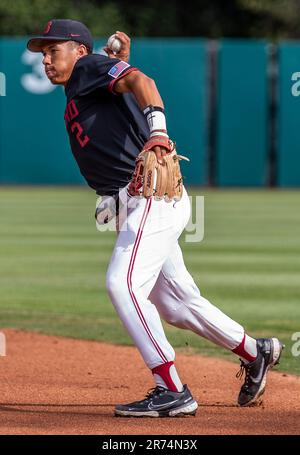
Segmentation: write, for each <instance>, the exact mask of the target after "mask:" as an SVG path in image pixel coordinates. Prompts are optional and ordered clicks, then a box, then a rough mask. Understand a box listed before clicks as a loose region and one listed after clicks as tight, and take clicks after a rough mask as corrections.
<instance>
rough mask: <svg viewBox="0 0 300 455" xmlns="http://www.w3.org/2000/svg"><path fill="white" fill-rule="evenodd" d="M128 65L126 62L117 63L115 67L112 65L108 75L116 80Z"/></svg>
mask: <svg viewBox="0 0 300 455" xmlns="http://www.w3.org/2000/svg"><path fill="white" fill-rule="evenodd" d="M129 66H130V65H129V63H126V62H123V61H121V62H119V63H117V64H116V65H114V66H113V67H112V68H111V69H110V70H109V72H108V75H109V76H111V77H113V78H115V79H116V78H117V77H119V76H120V74H122V73H123V72H124V71H125V70H126V68H128V67H129Z"/></svg>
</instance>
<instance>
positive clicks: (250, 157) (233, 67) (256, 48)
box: [216, 40, 268, 186]
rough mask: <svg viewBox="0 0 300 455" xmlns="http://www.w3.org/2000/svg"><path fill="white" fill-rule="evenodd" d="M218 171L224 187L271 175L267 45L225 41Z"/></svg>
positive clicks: (258, 183) (221, 66)
mask: <svg viewBox="0 0 300 455" xmlns="http://www.w3.org/2000/svg"><path fill="white" fill-rule="evenodd" d="M217 74H218V79H217V80H218V85H217V105H218V109H217V150H216V158H217V169H216V174H217V175H216V183H217V184H218V185H221V186H262V185H265V184H266V178H267V108H268V106H267V101H268V100H267V45H266V43H264V42H255V41H252V42H249V41H245V42H242V41H238V42H236V41H231V40H228V41H227V40H226V41H222V42H221V44H220V49H219V59H218V73H217Z"/></svg>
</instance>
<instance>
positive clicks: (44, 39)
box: [27, 36, 71, 52]
mask: <svg viewBox="0 0 300 455" xmlns="http://www.w3.org/2000/svg"><path fill="white" fill-rule="evenodd" d="M70 40H71V38H66V37H65V36H63V37H59V36H39V37H37V38H31V39H30V40H29V41H28V43H27V49H29V50H30V51H31V52H41V51H42V48H43V47H44V46H45V45H46V44H47V43H49V44H51V43H53V42H55V41H70Z"/></svg>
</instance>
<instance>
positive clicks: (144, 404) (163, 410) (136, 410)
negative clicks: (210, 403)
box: [115, 385, 198, 417]
mask: <svg viewBox="0 0 300 455" xmlns="http://www.w3.org/2000/svg"><path fill="white" fill-rule="evenodd" d="M197 408H198V404H197V402H196V401H195V400H194V399H193V397H192V395H191V392H190V391H189V389H188V387H187V385H184V386H183V391H182V392H172V390H168V389H165V388H163V387H160V386H157V387H155V388H154V389H151V390H150V391H149V392H148V394H147V395H146V397H145V398H144V399H143V400H141V401H134V402H133V403H129V404H117V405H116V407H115V415H116V416H124V417H143V416H144V417H177V416H185V415H195V414H196V410H197Z"/></svg>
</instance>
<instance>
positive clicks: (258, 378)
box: [236, 338, 284, 406]
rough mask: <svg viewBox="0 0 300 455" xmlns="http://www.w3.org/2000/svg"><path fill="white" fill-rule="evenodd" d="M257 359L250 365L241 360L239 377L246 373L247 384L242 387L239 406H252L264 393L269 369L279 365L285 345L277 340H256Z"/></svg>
mask: <svg viewBox="0 0 300 455" xmlns="http://www.w3.org/2000/svg"><path fill="white" fill-rule="evenodd" d="M256 344H257V358H256V359H255V360H254V361H253V362H250V363H247V364H246V363H245V362H243V361H242V360H241V369H240V371H239V372H238V373H237V375H236V376H237V377H240V378H241V377H242V376H243V373H244V371H245V372H246V377H245V382H244V384H243V385H242V387H241V390H240V393H239V396H238V404H239V405H240V406H250V405H252V404H254V403H255V402H256V401H257V399H258V398H259V397H260V396H261V395H262V394H263V393H264V391H265V386H266V381H267V372H268V370H269V368H272V367H273V366H274V365H277V364H278V363H279V359H280V356H281V353H282V350H283V348H284V345H283V344H282V343H281V342H280V341H279V340H278V339H277V338H259V339H257V340H256Z"/></svg>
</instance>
